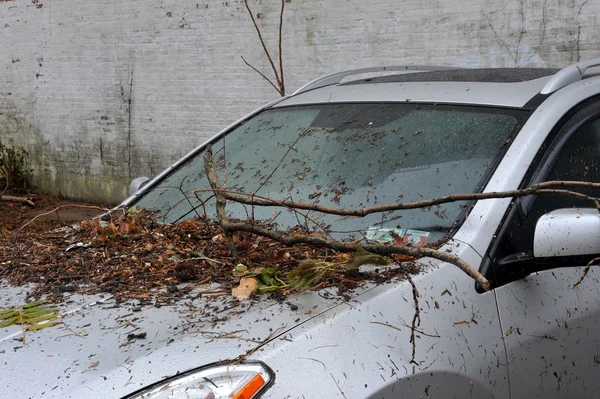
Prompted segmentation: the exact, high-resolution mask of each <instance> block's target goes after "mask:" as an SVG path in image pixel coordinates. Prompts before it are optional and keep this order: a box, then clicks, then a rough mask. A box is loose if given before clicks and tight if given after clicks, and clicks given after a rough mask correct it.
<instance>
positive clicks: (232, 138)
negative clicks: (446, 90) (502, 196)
mask: <svg viewBox="0 0 600 399" xmlns="http://www.w3.org/2000/svg"><path fill="white" fill-rule="evenodd" d="M521 117H522V114H521V113H520V112H517V111H514V110H504V109H487V108H474V107H460V106H454V107H450V106H440V105H415V104H328V105H320V106H303V107H291V108H282V109H274V110H269V111H265V112H263V113H261V114H259V115H257V116H254V117H253V118H251V119H250V120H248V121H246V122H245V123H244V124H242V125H240V126H238V127H237V128H235V129H234V130H232V131H231V132H229V133H228V134H227V135H225V136H223V137H222V138H220V139H219V140H216V141H214V142H213V144H212V150H213V162H214V163H215V166H216V169H217V173H218V175H219V180H220V182H221V185H222V186H223V187H224V188H226V189H228V190H233V191H238V192H244V193H250V194H255V195H259V196H262V197H267V198H271V199H275V200H291V201H294V202H302V203H309V204H313V203H314V204H320V205H323V206H327V207H337V208H348V209H355V208H362V207H367V206H373V205H382V204H388V203H397V202H411V201H420V200H424V199H430V198H436V197H440V196H444V195H449V194H454V193H472V192H475V191H478V190H480V188H481V185H482V184H483V182H484V179H485V177H486V176H487V175H489V172H490V171H491V169H490V168H491V167H492V165H493V164H494V161H495V159H496V157H497V156H498V154H500V153H501V149H502V147H503V145H505V144H506V143H507V142H509V141H510V137H511V136H512V135H513V133H514V132H515V130H516V128H517V127H518V125H519V121H520V119H521ZM209 187H210V184H209V182H208V181H207V178H206V175H205V171H204V162H203V156H202V153H199V154H197V155H196V156H195V157H192V158H191V159H190V160H188V161H187V162H186V163H185V164H184V165H182V166H181V167H179V168H178V169H177V170H176V171H174V172H173V173H171V174H170V175H169V176H168V177H167V178H165V179H164V180H163V181H162V182H161V183H160V184H158V185H156V186H155V187H153V188H152V189H150V190H149V191H148V192H147V193H146V194H145V195H144V196H143V197H142V198H141V199H140V200H139V201H138V202H137V204H136V205H137V206H138V207H141V208H148V209H152V210H156V211H157V215H158V217H159V219H160V220H162V221H165V222H178V221H181V220H185V219H189V218H192V217H195V216H202V215H207V216H209V217H213V215H214V214H215V201H214V196H213V194H212V193H211V192H210V191H204V192H195V193H194V191H195V190H202V189H207V188H209ZM464 208H465V204H464V203H458V202H456V203H448V204H443V205H439V206H434V207H430V208H426V209H414V210H403V211H395V212H386V213H378V214H371V215H369V216H366V217H363V218H358V217H340V216H335V215H326V214H322V213H319V212H315V211H308V212H303V215H300V214H298V213H296V212H293V211H291V210H288V209H285V208H281V207H260V206H254V207H252V206H249V205H242V204H238V203H234V202H232V201H228V204H227V213H228V215H229V217H230V218H232V219H244V220H245V219H249V218H250V219H254V220H257V221H263V222H271V221H272V222H274V223H276V224H277V226H278V227H279V228H281V229H285V228H289V227H293V226H296V225H299V226H302V227H305V228H307V229H309V230H323V229H326V230H328V231H329V232H330V233H331V234H334V235H335V236H336V238H344V237H345V238H354V239H358V238H362V237H365V236H367V237H369V238H371V239H377V240H380V241H385V240H386V239H387V238H389V237H390V236H391V234H390V233H391V232H396V233H397V234H407V236H408V238H409V239H411V240H413V241H415V240H417V241H419V240H420V242H424V241H427V242H432V241H436V240H438V239H440V238H442V237H443V236H444V235H445V234H447V233H448V232H449V231H450V230H451V229H452V227H453V225H455V222H456V221H457V219H458V218H459V217H460V216H461V215H462V214H463V212H464ZM386 237H387V238H386Z"/></svg>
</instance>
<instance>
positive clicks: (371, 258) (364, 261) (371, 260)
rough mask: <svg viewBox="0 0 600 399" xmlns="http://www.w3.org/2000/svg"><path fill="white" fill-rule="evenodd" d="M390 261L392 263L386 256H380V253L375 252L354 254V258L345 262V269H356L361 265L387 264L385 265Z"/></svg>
mask: <svg viewBox="0 0 600 399" xmlns="http://www.w3.org/2000/svg"><path fill="white" fill-rule="evenodd" d="M391 263H392V261H391V260H389V259H388V258H386V257H384V256H381V255H376V254H371V253H366V254H360V255H356V256H355V257H354V259H352V260H351V261H349V262H348V263H346V271H349V270H356V269H358V268H359V267H360V266H362V265H382V266H387V265H390V264H391Z"/></svg>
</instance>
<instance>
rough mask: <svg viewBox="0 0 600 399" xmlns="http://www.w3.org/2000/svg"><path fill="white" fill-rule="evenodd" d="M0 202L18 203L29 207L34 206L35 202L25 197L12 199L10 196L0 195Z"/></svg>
mask: <svg viewBox="0 0 600 399" xmlns="http://www.w3.org/2000/svg"><path fill="white" fill-rule="evenodd" d="M0 201H7V202H19V203H24V204H27V205H29V206H35V202H33V201H32V200H30V199H29V198H25V197H13V196H12V195H0Z"/></svg>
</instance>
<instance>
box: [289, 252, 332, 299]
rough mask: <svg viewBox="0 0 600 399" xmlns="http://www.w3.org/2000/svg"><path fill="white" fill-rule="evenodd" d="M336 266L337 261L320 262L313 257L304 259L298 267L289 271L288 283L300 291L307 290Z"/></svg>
mask: <svg viewBox="0 0 600 399" xmlns="http://www.w3.org/2000/svg"><path fill="white" fill-rule="evenodd" d="M334 266H335V263H331V262H318V261H315V260H313V259H306V260H303V261H302V262H300V264H299V265H298V267H296V268H295V269H294V270H292V271H291V272H290V273H288V276H287V280H288V285H289V287H290V288H291V289H293V290H296V291H298V292H303V291H306V290H307V289H309V288H310V287H311V285H312V284H313V283H314V282H315V281H316V280H317V279H319V278H320V277H322V276H323V275H324V274H325V273H326V272H327V271H328V270H330V269H331V268H333V267H334Z"/></svg>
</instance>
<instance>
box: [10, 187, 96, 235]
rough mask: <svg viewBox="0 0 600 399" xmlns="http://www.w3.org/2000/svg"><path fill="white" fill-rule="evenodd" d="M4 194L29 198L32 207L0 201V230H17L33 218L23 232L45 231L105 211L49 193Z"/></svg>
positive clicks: (92, 205) (93, 205)
mask: <svg viewBox="0 0 600 399" xmlns="http://www.w3.org/2000/svg"><path fill="white" fill-rule="evenodd" d="M6 195H12V196H18V197H23V198H28V199H31V200H32V201H33V202H34V203H35V207H31V206H29V205H26V204H23V203H18V202H9V201H0V231H13V230H16V229H19V228H21V227H22V226H23V225H24V224H26V223H27V222H30V221H32V219H34V218H36V219H35V220H34V221H33V222H32V223H30V224H28V225H27V226H25V227H24V229H23V230H26V231H40V232H44V231H48V230H51V229H53V228H58V227H62V226H65V225H67V224H69V223H73V222H77V221H80V220H83V219H91V218H93V217H96V216H98V215H100V214H102V213H104V212H105V211H106V210H108V208H106V207H103V206H101V205H95V204H88V203H84V202H78V201H68V200H64V199H60V198H58V197H56V196H53V195H49V194H24V193H21V192H9V193H6ZM40 215H41V216H40Z"/></svg>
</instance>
